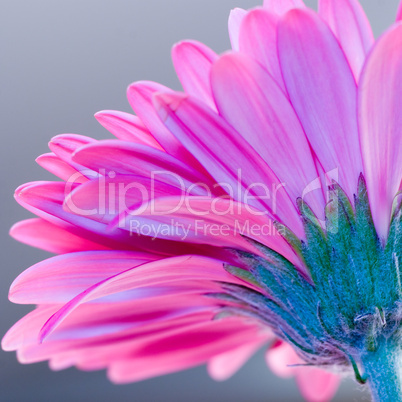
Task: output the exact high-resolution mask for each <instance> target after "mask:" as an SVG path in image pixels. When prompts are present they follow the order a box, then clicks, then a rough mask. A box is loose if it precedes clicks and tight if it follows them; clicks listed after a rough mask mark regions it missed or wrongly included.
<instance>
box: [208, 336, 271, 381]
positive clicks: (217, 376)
mask: <svg viewBox="0 0 402 402" xmlns="http://www.w3.org/2000/svg"><path fill="white" fill-rule="evenodd" d="M268 338H269V336H268V335H267V339H260V340H258V341H257V342H256V341H253V342H250V343H246V344H245V345H242V346H240V347H239V348H236V349H234V350H230V351H229V352H226V353H222V354H220V355H218V356H215V357H213V358H212V359H211V360H210V361H209V362H208V374H209V375H210V376H211V377H212V378H213V379H214V380H216V381H224V380H227V379H228V378H230V377H231V376H232V375H233V374H235V373H236V372H237V371H238V370H240V369H241V368H242V367H243V365H244V364H245V363H246V362H247V361H248V360H249V359H250V358H251V356H252V355H254V353H255V352H256V351H257V350H258V349H259V348H260V347H261V346H262V345H263V344H264V343H265V342H266V341H267V340H268Z"/></svg>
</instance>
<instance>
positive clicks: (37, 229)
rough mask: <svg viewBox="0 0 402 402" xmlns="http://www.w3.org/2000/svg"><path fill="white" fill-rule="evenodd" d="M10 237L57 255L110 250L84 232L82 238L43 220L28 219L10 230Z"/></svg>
mask: <svg viewBox="0 0 402 402" xmlns="http://www.w3.org/2000/svg"><path fill="white" fill-rule="evenodd" d="M76 232H78V231H76ZM10 236H12V237H13V238H14V239H16V240H18V241H20V242H21V243H25V244H28V245H30V246H33V247H38V248H40V249H42V250H46V251H49V252H50V253H56V254H64V253H71V252H76V251H86V250H107V249H108V247H106V246H103V245H101V244H98V243H95V242H92V241H90V240H88V239H86V238H85V237H84V236H85V233H84V232H83V233H82V236H83V237H81V236H79V235H77V234H74V233H71V232H68V231H67V230H65V229H62V228H61V227H59V226H56V225H53V224H52V223H50V222H47V221H45V220H43V219H27V220H25V221H21V222H18V223H16V224H15V225H14V226H13V227H12V228H11V230H10Z"/></svg>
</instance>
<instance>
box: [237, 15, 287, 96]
mask: <svg viewBox="0 0 402 402" xmlns="http://www.w3.org/2000/svg"><path fill="white" fill-rule="evenodd" d="M278 21H279V17H278V16H277V15H276V14H273V13H269V12H267V11H266V10H264V9H256V10H252V11H250V12H249V13H247V15H246V16H245V17H244V19H243V23H242V25H241V27H240V33H239V49H240V52H241V53H244V54H246V55H247V56H250V57H251V58H253V59H254V60H256V61H258V62H259V63H260V64H261V65H262V66H263V67H264V68H265V69H266V70H267V71H268V72H269V73H270V74H271V75H272V77H273V78H274V79H275V81H276V82H277V84H278V85H279V86H280V87H281V88H282V89H283V90H284V91H285V92H286V88H285V84H284V82H283V78H282V72H281V68H280V65H279V60H278V51H277V35H276V31H277V25H278Z"/></svg>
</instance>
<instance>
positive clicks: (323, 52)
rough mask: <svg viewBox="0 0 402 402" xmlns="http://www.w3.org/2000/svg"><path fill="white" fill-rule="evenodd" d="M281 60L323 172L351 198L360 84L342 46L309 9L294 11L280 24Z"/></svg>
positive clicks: (357, 158)
mask: <svg viewBox="0 0 402 402" xmlns="http://www.w3.org/2000/svg"><path fill="white" fill-rule="evenodd" d="M278 46H279V47H278V49H279V59H280V63H281V67H282V73H283V77H284V80H285V84H286V87H287V90H288V93H289V96H290V100H291V102H292V105H293V106H294V108H295V110H296V113H297V115H298V116H299V119H300V121H301V123H302V125H303V127H304V130H305V132H306V135H307V137H308V139H309V141H310V144H311V146H312V148H313V150H314V151H315V154H316V155H317V157H318V160H319V161H320V163H321V164H322V166H323V168H324V170H325V172H331V171H333V170H335V169H339V179H338V180H337V181H338V183H339V184H340V185H341V186H342V188H343V189H344V190H345V191H346V193H347V194H348V196H349V197H350V198H351V199H352V198H353V197H352V195H353V194H354V193H355V192H356V187H357V180H358V177H359V174H360V173H361V172H362V161H361V155H360V145H359V137H358V129H357V121H356V83H355V80H354V77H353V74H352V72H351V70H350V67H349V64H348V62H347V60H346V58H345V55H344V54H343V52H342V50H341V48H340V47H339V43H338V41H337V40H336V38H335V37H334V35H333V34H332V32H331V31H330V30H329V28H328V27H327V25H326V24H324V23H323V22H322V21H321V19H320V18H319V17H318V16H316V15H315V14H314V13H313V12H311V11H307V10H306V11H304V10H293V11H290V12H289V13H288V14H286V15H285V16H284V17H283V19H282V20H281V22H280V23H279V26H278Z"/></svg>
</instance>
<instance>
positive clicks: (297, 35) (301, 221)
mask: <svg viewBox="0 0 402 402" xmlns="http://www.w3.org/2000/svg"><path fill="white" fill-rule="evenodd" d="M229 33H230V38H231V42H232V48H233V50H232V51H230V52H227V53H225V54H223V55H217V54H216V53H215V52H213V51H212V50H211V49H209V48H207V47H206V46H204V45H202V44H200V43H198V42H195V41H186V42H181V43H179V44H177V45H176V46H175V47H174V49H173V62H174V65H175V68H176V71H177V75H178V77H179V79H180V81H181V83H182V85H183V88H184V91H185V92H184V93H180V92H175V91H172V90H170V89H169V88H166V87H164V86H162V85H160V84H156V83H153V82H145V81H142V82H136V83H134V84H132V85H131V86H130V87H129V89H128V99H129V102H130V104H131V106H132V108H133V110H134V112H135V115H131V114H127V113H123V112H117V111H103V112H99V113H97V114H96V118H97V119H98V121H99V122H100V123H101V124H102V125H103V126H104V127H105V128H107V129H108V130H109V131H110V132H111V133H112V134H114V135H115V136H116V137H117V139H115V140H104V141H96V140H93V139H91V138H88V137H84V136H79V135H59V136H57V137H54V138H53V139H52V141H51V142H50V144H49V147H50V150H51V153H48V154H44V155H42V156H40V157H39V158H38V163H39V164H40V165H41V166H43V167H44V168H45V169H47V170H49V171H50V172H52V173H54V174H55V175H56V176H58V177H59V178H61V179H62V181H59V182H34V183H28V184H25V185H23V186H21V187H20V188H19V189H17V192H16V199H17V201H18V202H19V203H20V204H21V205H22V206H24V207H25V208H26V209H28V210H29V211H31V212H33V213H34V214H36V215H37V216H38V218H35V219H29V220H27V221H23V222H20V223H18V224H16V225H15V226H14V227H13V228H12V231H11V234H12V235H13V236H14V237H15V238H16V239H18V240H20V241H22V242H25V243H28V244H30V245H33V246H36V247H40V248H43V249H45V250H48V251H51V252H54V253H56V254H59V255H58V256H56V257H52V258H50V259H48V260H45V261H43V262H40V263H38V264H36V265H34V266H33V267H31V268H29V269H28V270H26V271H25V272H23V273H22V274H21V275H20V276H19V277H18V278H17V279H16V280H15V281H14V283H13V285H12V286H11V290H10V300H11V301H13V302H16V303H28V304H36V305H37V308H36V309H35V310H34V311H33V312H31V313H30V314H28V315H27V316H25V317H24V318H23V319H22V320H20V321H19V322H18V323H17V324H15V326H14V327H13V328H11V329H10V331H9V332H8V333H7V334H6V336H5V337H4V339H3V344H2V345H3V348H4V349H6V350H17V351H18V358H19V359H20V360H21V361H22V362H26V363H27V362H37V361H42V360H49V362H50V366H51V367H52V368H54V369H62V368H66V367H69V366H72V365H75V366H77V367H78V368H81V369H84V370H92V369H100V368H107V369H108V375H109V377H110V378H111V379H112V380H113V381H115V382H128V381H136V380H141V379H145V378H148V377H152V376H156V375H160V374H164V373H169V372H173V371H177V370H181V369H185V368H187V367H191V366H194V365H197V364H202V363H208V367H209V371H210V373H211V375H212V376H213V377H214V378H217V379H224V378H227V377H229V376H230V375H232V374H233V373H234V372H235V371H236V370H237V369H238V368H239V367H241V365H242V364H243V363H244V362H245V361H246V360H247V359H248V357H249V356H251V355H252V354H253V353H254V352H255V351H256V350H257V349H259V348H260V347H262V346H263V345H266V344H267V343H268V342H269V343H270V347H269V348H268V352H267V362H268V365H269V366H270V367H271V368H272V369H273V370H274V371H275V372H277V373H278V374H279V375H284V376H287V375H290V374H294V375H296V377H297V379H298V383H299V385H300V388H301V390H302V392H303V394H304V396H305V397H306V398H307V399H309V400H323V399H328V398H330V397H331V396H332V394H333V392H334V391H335V389H336V386H337V383H338V375H339V374H342V373H346V374H347V373H354V375H355V377H356V379H357V380H358V381H359V382H361V383H365V382H368V383H369V385H370V388H371V390H372V394H373V397H374V399H375V400H393V401H394V400H400V398H402V395H401V383H400V381H399V376H400V373H399V363H398V357H399V356H400V352H401V350H400V346H401V345H400V341H399V339H400V335H401V332H400V322H401V319H402V289H401V274H400V268H399V267H400V262H401V258H402V249H401V247H402V246H401V236H400V231H401V216H402V209H401V201H400V198H399V190H400V185H401V179H402V160H401V158H402V156H401V155H402V153H401V150H400V143H401V139H402V136H401V129H400V127H401V126H402V125H401V123H402V118H401V116H402V114H401V113H400V111H399V105H400V94H401V92H402V84H401V82H402V81H401V80H400V76H401V74H402V57H401V56H402V54H401V52H402V26H401V24H400V23H396V24H395V25H393V26H392V27H391V28H390V29H389V30H388V31H387V32H386V33H385V34H384V35H383V36H382V37H381V38H380V39H379V40H378V41H376V42H375V41H374V38H373V35H372V32H371V28H370V25H369V23H368V21H367V19H366V16H365V14H364V12H363V10H362V8H361V6H360V5H359V3H358V2H357V0H341V1H340V0H336V1H335V0H321V1H320V4H319V11H318V14H317V13H314V12H313V11H311V10H309V9H307V8H306V7H305V6H304V4H303V2H302V0H282V1H280V0H265V2H264V6H263V7H260V8H256V9H253V10H249V11H245V10H240V9H236V10H234V11H233V12H232V13H231V15H230V19H229ZM278 362H279V363H281V362H282V365H281V364H278ZM286 363H289V364H290V366H289V367H286ZM311 366H314V367H313V368H312V367H311ZM334 372H335V373H336V374H334ZM387 398H388V399H387Z"/></svg>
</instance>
